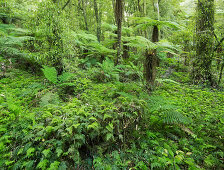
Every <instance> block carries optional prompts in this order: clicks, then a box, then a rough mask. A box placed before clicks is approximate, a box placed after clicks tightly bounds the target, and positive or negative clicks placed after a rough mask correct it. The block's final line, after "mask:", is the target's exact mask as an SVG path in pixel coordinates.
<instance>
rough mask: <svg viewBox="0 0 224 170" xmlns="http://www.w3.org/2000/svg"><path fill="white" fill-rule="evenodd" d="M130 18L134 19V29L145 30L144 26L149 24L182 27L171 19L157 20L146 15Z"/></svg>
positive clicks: (176, 28)
mask: <svg viewBox="0 0 224 170" xmlns="http://www.w3.org/2000/svg"><path fill="white" fill-rule="evenodd" d="M131 20H134V21H135V23H136V24H137V26H136V27H135V29H142V30H145V29H146V28H148V27H151V26H158V27H163V26H167V27H169V28H173V29H175V30H179V29H182V27H181V26H180V25H179V24H177V23H175V22H171V21H159V20H154V19H151V18H148V17H132V18H131Z"/></svg>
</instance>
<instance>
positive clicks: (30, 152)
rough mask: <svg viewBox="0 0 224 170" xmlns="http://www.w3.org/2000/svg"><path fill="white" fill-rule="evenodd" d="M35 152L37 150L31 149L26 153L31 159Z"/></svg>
mask: <svg viewBox="0 0 224 170" xmlns="http://www.w3.org/2000/svg"><path fill="white" fill-rule="evenodd" d="M34 151H35V148H29V149H28V150H27V151H26V156H27V157H28V158H29V157H31V156H33V152H34Z"/></svg>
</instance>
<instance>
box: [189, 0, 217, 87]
mask: <svg viewBox="0 0 224 170" xmlns="http://www.w3.org/2000/svg"><path fill="white" fill-rule="evenodd" d="M213 30H214V0H198V4H197V20H196V57H195V61H194V63H193V82H194V83H195V84H200V83H202V84H207V85H210V86H213V85H214V84H215V82H214V80H213V78H212V71H211V66H212V59H213V55H214V50H213V48H214V34H213Z"/></svg>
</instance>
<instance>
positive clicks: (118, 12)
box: [114, 0, 123, 65]
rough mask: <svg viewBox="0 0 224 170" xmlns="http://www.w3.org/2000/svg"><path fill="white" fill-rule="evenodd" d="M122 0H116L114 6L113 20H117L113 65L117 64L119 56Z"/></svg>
mask: <svg viewBox="0 0 224 170" xmlns="http://www.w3.org/2000/svg"><path fill="white" fill-rule="evenodd" d="M122 1H123V0H116V6H115V20H116V21H117V56H116V58H115V62H114V63H115V65H117V64H118V62H119V58H120V57H121V32H122V14H123V2H122Z"/></svg>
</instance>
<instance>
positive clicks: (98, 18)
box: [94, 0, 102, 42]
mask: <svg viewBox="0 0 224 170" xmlns="http://www.w3.org/2000/svg"><path fill="white" fill-rule="evenodd" d="M94 10H95V16H96V23H97V33H96V35H97V40H98V42H100V38H101V15H102V13H101V12H99V8H98V4H97V1H96V0H94Z"/></svg>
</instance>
